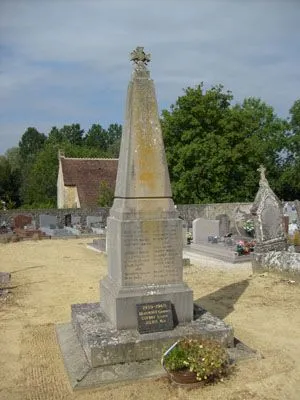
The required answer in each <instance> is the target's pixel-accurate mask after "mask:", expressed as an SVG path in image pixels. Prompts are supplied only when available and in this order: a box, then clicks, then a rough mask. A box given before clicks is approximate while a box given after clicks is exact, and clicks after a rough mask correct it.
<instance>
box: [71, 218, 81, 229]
mask: <svg viewBox="0 0 300 400" xmlns="http://www.w3.org/2000/svg"><path fill="white" fill-rule="evenodd" d="M80 220H81V218H80V216H79V215H72V216H71V225H73V226H74V225H78V224H80Z"/></svg>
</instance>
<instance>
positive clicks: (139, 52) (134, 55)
mask: <svg viewBox="0 0 300 400" xmlns="http://www.w3.org/2000/svg"><path fill="white" fill-rule="evenodd" d="M130 60H131V61H134V62H135V63H136V64H139V63H143V64H144V65H147V64H148V62H150V60H151V54H150V53H148V54H146V53H145V52H144V47H139V46H138V47H137V48H136V49H135V50H133V51H132V52H131V53H130Z"/></svg>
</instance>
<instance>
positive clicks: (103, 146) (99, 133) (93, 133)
mask: <svg viewBox="0 0 300 400" xmlns="http://www.w3.org/2000/svg"><path fill="white" fill-rule="evenodd" d="M84 143H85V145H86V146H88V147H95V148H97V149H99V150H101V151H102V152H103V153H105V152H106V151H107V148H108V133H107V131H106V130H105V129H103V128H102V126H101V125H99V124H93V125H92V127H91V128H90V129H89V131H88V132H87V134H86V136H85V138H84Z"/></svg>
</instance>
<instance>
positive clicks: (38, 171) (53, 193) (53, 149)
mask: <svg viewBox="0 0 300 400" xmlns="http://www.w3.org/2000/svg"><path fill="white" fill-rule="evenodd" d="M58 150H63V151H64V153H65V155H66V156H67V157H87V158H93V157H101V155H102V153H101V152H99V150H98V151H97V149H94V148H89V147H86V146H76V145H72V144H71V143H69V142H63V143H56V144H52V143H47V144H46V145H45V148H44V149H43V150H42V151H41V152H40V153H39V154H38V155H37V157H36V160H35V162H34V163H33V164H32V166H31V168H30V171H28V173H27V181H26V183H27V184H26V186H25V187H24V188H23V203H24V204H26V205H28V206H30V207H33V205H42V207H40V206H39V207H38V208H43V205H44V204H49V205H51V206H53V207H55V205H56V198H57V187H56V183H57V176H58Z"/></svg>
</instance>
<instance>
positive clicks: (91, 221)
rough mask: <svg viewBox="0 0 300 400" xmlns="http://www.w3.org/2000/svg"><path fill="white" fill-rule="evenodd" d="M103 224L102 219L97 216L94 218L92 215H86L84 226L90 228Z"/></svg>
mask: <svg viewBox="0 0 300 400" xmlns="http://www.w3.org/2000/svg"><path fill="white" fill-rule="evenodd" d="M102 222H103V219H102V217H101V216H100V215H99V216H94V215H88V216H87V217H86V226H87V227H88V228H90V227H91V226H97V225H99V224H101V223H102Z"/></svg>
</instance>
